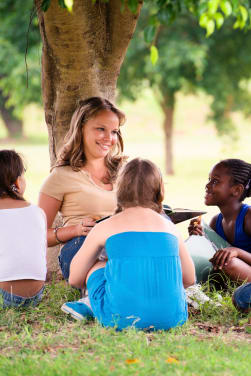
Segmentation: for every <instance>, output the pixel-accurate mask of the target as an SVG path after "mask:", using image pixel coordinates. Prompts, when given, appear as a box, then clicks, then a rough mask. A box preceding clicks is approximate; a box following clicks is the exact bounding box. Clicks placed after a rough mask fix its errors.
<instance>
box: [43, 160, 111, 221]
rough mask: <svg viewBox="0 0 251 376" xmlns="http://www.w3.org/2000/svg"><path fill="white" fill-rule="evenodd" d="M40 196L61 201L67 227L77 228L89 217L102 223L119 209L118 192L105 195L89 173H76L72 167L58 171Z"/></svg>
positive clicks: (56, 168) (58, 169) (53, 172)
mask: <svg viewBox="0 0 251 376" xmlns="http://www.w3.org/2000/svg"><path fill="white" fill-rule="evenodd" d="M40 192H41V193H44V194H46V195H48V196H50V197H54V198H56V199H57V200H59V201H62V205H61V208H60V213H61V214H62V217H63V222H64V226H69V225H74V224H78V223H79V222H80V221H81V219H83V218H84V217H86V216H87V217H92V218H94V219H99V218H102V217H105V216H108V215H111V214H113V213H114V211H115V210H116V207H117V201H116V190H115V188H113V190H112V191H106V190H105V189H103V188H101V187H99V186H98V185H97V184H95V183H94V181H93V180H92V178H91V176H90V174H89V173H88V172H87V171H84V170H80V171H73V170H72V168H71V167H70V166H62V167H55V168H54V169H53V170H52V172H51V174H50V175H49V176H48V178H47V179H46V180H45V182H44V184H43V185H42V188H41V190H40Z"/></svg>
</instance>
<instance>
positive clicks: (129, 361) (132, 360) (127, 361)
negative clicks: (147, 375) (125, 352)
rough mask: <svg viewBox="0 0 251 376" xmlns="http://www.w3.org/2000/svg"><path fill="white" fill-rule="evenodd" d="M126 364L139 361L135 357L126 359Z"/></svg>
mask: <svg viewBox="0 0 251 376" xmlns="http://www.w3.org/2000/svg"><path fill="white" fill-rule="evenodd" d="M125 362H126V363H127V364H134V363H139V362H140V360H139V359H137V358H135V359H126V361H125Z"/></svg>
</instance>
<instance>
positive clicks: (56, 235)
mask: <svg viewBox="0 0 251 376" xmlns="http://www.w3.org/2000/svg"><path fill="white" fill-rule="evenodd" d="M60 228H62V226H57V227H55V228H54V230H53V232H54V234H55V238H56V240H57V242H58V244H62V243H64V242H62V241H61V240H60V239H59V238H58V234H57V232H58V230H59V229H60Z"/></svg>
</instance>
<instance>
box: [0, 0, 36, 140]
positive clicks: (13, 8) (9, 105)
mask: <svg viewBox="0 0 251 376" xmlns="http://www.w3.org/2000/svg"><path fill="white" fill-rule="evenodd" d="M32 6H33V0H27V1H25V2H21V1H13V0H6V1H4V2H1V3H0V25H1V35H0V44H1V49H0V114H1V116H2V119H3V122H4V124H5V126H6V129H7V131H8V136H9V137H17V136H21V135H22V132H23V128H22V111H23V108H24V107H25V106H26V105H27V104H29V103H34V102H35V103H39V104H41V82H40V71H41V64H40V55H39V54H40V52H39V51H40V50H41V37H40V34H39V29H38V21H37V18H36V17H35V18H32V20H31V22H30V27H29V20H30V15H31V12H32ZM33 13H34V12H33ZM28 28H29V34H27V32H28ZM26 37H27V38H28V42H27V38H26ZM27 43H28V46H29V48H28V50H27V63H28V73H29V76H28V77H29V80H28V82H27V71H26V64H25V52H26V47H27ZM27 83H28V88H27Z"/></svg>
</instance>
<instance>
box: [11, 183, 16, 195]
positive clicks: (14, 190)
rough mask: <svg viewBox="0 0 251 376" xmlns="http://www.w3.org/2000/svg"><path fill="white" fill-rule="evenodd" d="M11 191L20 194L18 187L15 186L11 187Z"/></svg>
mask: <svg viewBox="0 0 251 376" xmlns="http://www.w3.org/2000/svg"><path fill="white" fill-rule="evenodd" d="M10 189H11V190H12V192H16V193H17V192H18V189H17V186H16V185H15V184H12V185H11V186H10Z"/></svg>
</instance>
